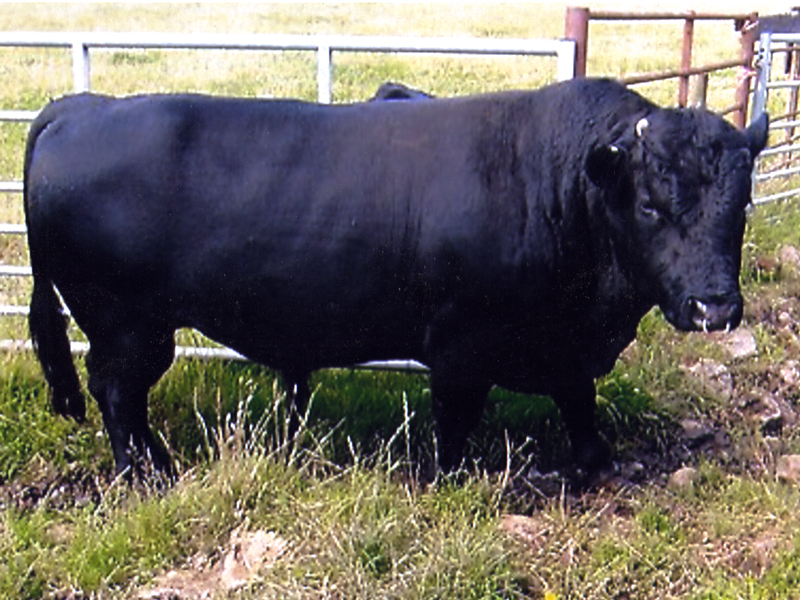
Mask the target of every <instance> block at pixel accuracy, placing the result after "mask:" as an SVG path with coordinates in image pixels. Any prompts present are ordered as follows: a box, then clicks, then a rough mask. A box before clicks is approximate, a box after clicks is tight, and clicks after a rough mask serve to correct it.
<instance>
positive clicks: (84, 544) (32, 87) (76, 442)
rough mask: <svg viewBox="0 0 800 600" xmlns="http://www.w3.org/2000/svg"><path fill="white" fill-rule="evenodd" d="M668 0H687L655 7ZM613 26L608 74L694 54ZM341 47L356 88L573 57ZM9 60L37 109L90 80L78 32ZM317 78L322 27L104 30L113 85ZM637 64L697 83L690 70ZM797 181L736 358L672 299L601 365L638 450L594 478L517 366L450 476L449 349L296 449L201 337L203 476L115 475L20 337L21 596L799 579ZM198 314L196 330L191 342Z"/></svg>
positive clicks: (326, 9)
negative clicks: (169, 41)
mask: <svg viewBox="0 0 800 600" xmlns="http://www.w3.org/2000/svg"><path fill="white" fill-rule="evenodd" d="M651 6H653V5H651V4H648V6H647V7H651ZM609 7H610V8H619V6H618V5H615V6H609ZM665 7H666V8H669V9H673V8H675V7H674V6H673V5H672V4H668V5H666V4H665V6H662V7H657V8H662V9H663V8H665ZM639 8H642V7H641V6H640V7H639ZM693 8H698V9H700V8H704V7H702V6H693ZM705 8H706V9H709V10H737V11H739V10H749V9H750V8H748V7H747V5H741V6H740V5H737V3H736V2H734V3H733V4H726V5H725V6H719V5H717V4H715V3H709V5H708V6H706V7H705ZM758 8H759V10H761V8H760V7H758ZM781 8H782V7H781ZM563 10H564V7H563V5H558V4H541V5H530V4H509V5H503V4H488V3H487V4H464V5H454V4H447V5H443V4H436V3H429V4H324V5H319V4H291V5H290V4H274V5H273V4H225V5H215V4H191V5H190V4H180V5H169V4H137V5H128V4H19V5H14V4H5V3H4V4H0V30H21V29H29V30H59V31H60V30H73V31H165V32H217V33H245V32H247V33H258V32H261V33H264V32H274V33H295V34H302V33H340V34H382V35H420V36H470V37H483V36H489V37H534V38H552V37H558V36H560V35H561V34H562V30H563ZM762 12H769V11H768V10H764V11H762ZM591 36H592V37H591V45H590V50H589V52H590V62H589V72H590V74H595V75H612V76H616V75H621V74H630V73H632V72H639V71H653V70H657V69H660V68H665V67H670V66H674V65H675V64H676V62H677V60H678V54H679V39H680V24H679V23H678V24H676V23H662V24H648V25H639V26H632V25H624V24H622V25H620V24H617V25H611V24H594V25H592V30H591ZM736 52H737V41H736V38H735V36H734V34H733V31H732V26H731V25H730V23H724V24H709V23H702V24H698V26H697V40H696V43H695V55H696V59H695V62H696V63H698V64H700V63H704V62H712V61H719V60H725V59H727V58H730V57H731V56H736ZM334 62H335V69H334V90H333V91H334V98H335V100H336V101H338V102H349V101H354V100H362V99H365V98H368V97H369V96H371V95H372V93H373V92H374V90H375V89H376V88H377V86H378V85H379V84H380V83H382V82H383V81H385V80H390V79H391V80H396V81H402V82H404V83H407V84H409V85H412V86H416V87H419V88H420V89H424V90H427V91H431V92H433V93H435V94H439V95H452V94H465V93H472V92H480V91H488V90H497V89H509V88H525V87H531V88H532V87H538V86H541V85H543V84H545V83H548V82H549V81H552V80H553V79H554V76H555V66H554V61H552V60H549V59H533V58H528V59H516V58H502V59H488V58H454V57H441V56H440V57H420V56H395V55H381V56H367V55H363V54H352V55H341V56H339V55H337V56H336V57H335V59H334ZM0 78H2V82H3V84H4V85H2V86H0V108H20V109H22V108H24V109H38V108H40V107H41V106H42V105H43V104H44V103H45V102H46V101H47V100H48V99H49V98H52V97H56V96H58V95H60V94H63V93H66V92H68V91H69V89H70V81H71V71H70V66H69V57H68V54H67V53H66V52H64V51H61V50H33V49H25V50H11V49H0ZM314 78H315V63H314V58H313V56H311V55H309V54H303V53H287V54H285V55H282V54H278V53H270V54H265V55H260V54H256V53H249V52H241V53H238V52H237V53H233V54H229V53H224V52H208V53H199V52H192V51H146V52H145V51H131V50H126V51H120V50H103V51H96V52H93V54H92V87H93V89H95V90H98V91H103V92H108V93H115V94H127V93H136V92H142V91H178V90H192V91H202V92H208V93H226V94H239V95H249V96H293V97H300V98H305V99H313V98H314V97H315V96H316V89H315V79H314ZM734 80H735V73H733V72H730V73H726V74H722V75H720V76H718V77H715V78H714V80H713V85H712V93H711V98H710V102H711V106H712V107H724V106H728V105H730V104H731V103H732V97H733V91H732V89H733V83H734ZM637 89H640V91H641V92H642V93H644V94H646V95H648V96H649V97H651V98H652V99H654V100H656V101H658V102H660V103H664V104H674V98H675V96H676V84H675V83H674V82H670V83H663V84H656V85H648V86H642V87H641V88H637ZM775 109H776V110H779V109H780V107H779V106H776V107H775ZM25 131H26V128H25V126H23V125H2V126H0V179H7V178H11V179H18V178H19V177H20V171H21V148H22V143H23V140H24V136H25ZM798 208H800V207H798V205H797V202H786V203H781V204H775V205H771V206H768V207H760V208H757V209H755V210H754V211H753V213H752V214H751V216H750V218H749V223H748V230H747V233H746V238H745V246H744V257H743V269H742V283H743V286H744V292H745V295H746V299H747V308H746V314H745V321H744V327H745V328H746V330H747V331H748V332H750V333H751V334H752V336H753V339H754V340H755V343H756V350H755V352H754V353H752V354H749V355H747V356H744V357H739V358H735V357H732V355H731V354H730V352H729V351H728V350H726V349H725V342H726V339H725V338H723V337H722V336H721V335H717V334H715V335H712V336H705V335H702V334H690V335H682V334H678V333H677V332H675V331H674V330H673V329H671V328H670V327H669V326H668V325H667V324H666V323H665V321H664V319H663V318H662V317H661V316H660V314H659V313H658V311H653V312H652V313H650V314H649V315H647V316H646V317H645V319H644V320H643V321H642V323H641V324H640V327H639V334H638V337H637V341H636V342H635V343H634V344H633V345H632V346H631V347H630V348H628V349H627V350H626V352H625V353H624V354H623V356H622V357H621V359H620V360H619V361H618V364H617V366H616V368H615V369H614V371H613V372H612V373H611V374H610V375H609V376H608V377H606V378H604V379H603V380H602V381H600V382H598V404H599V407H600V427H601V431H602V433H603V435H604V436H605V437H606V438H607V439H609V440H610V441H611V442H612V444H613V446H614V450H615V455H616V457H617V458H618V462H619V465H620V470H619V473H618V474H616V475H615V476H614V477H613V478H611V479H610V480H609V481H607V482H605V483H604V484H602V485H597V486H594V487H593V488H591V489H589V490H583V491H581V490H571V489H569V486H568V485H567V482H566V480H564V479H562V478H561V477H560V476H559V475H558V474H557V473H554V472H553V470H554V469H561V468H564V467H565V466H567V464H566V460H567V459H566V458H565V457H566V456H568V452H567V451H568V448H567V447H566V442H565V439H564V433H563V429H562V426H561V422H560V418H559V416H558V414H557V412H556V410H555V408H554V406H553V404H552V402H551V401H550V400H549V399H547V398H531V397H527V396H521V395H518V394H511V393H509V392H506V391H504V390H493V391H492V393H491V396H490V401H489V406H488V408H487V413H486V418H485V419H484V422H483V423H482V424H481V426H480V428H479V430H478V431H477V432H476V433H475V435H474V436H473V439H472V443H471V448H470V462H469V464H470V468H469V469H468V470H467V471H465V472H462V473H460V474H459V475H457V476H453V477H452V478H451V479H446V480H444V481H440V482H438V484H437V485H430V486H428V485H423V484H422V483H421V481H422V479H423V478H421V477H420V473H419V471H418V469H419V465H420V464H424V463H425V462H426V461H428V462H429V459H430V457H431V455H432V454H433V452H434V448H433V441H432V434H431V419H430V392H429V389H428V382H427V379H426V378H425V377H424V376H420V375H409V374H402V373H371V372H364V371H350V370H336V371H325V372H321V373H318V374H316V375H315V376H314V380H313V382H312V384H313V386H312V387H313V389H314V390H315V394H314V401H313V404H312V408H311V410H310V413H309V415H308V422H307V423H306V426H305V427H304V430H303V439H304V443H303V444H302V445H301V446H300V447H299V448H298V449H296V450H294V451H289V450H288V449H287V448H285V447H281V446H279V445H277V442H275V440H276V439H279V438H280V435H278V434H279V433H280V432H281V430H282V427H283V419H282V414H283V412H282V411H283V405H282V401H283V393H282V390H281V387H280V382H278V381H276V378H275V375H274V373H272V372H271V371H269V370H268V369H265V368H262V367H259V366H255V365H251V364H243V363H235V362H221V361H217V362H208V363H203V362H198V361H190V360H180V361H178V362H176V364H175V365H174V366H173V368H172V369H171V371H170V372H169V373H168V374H167V375H166V376H165V377H164V378H163V379H162V381H161V382H159V384H158V385H157V386H156V388H155V389H154V390H153V392H152V396H151V415H150V418H151V423H152V424H153V426H154V428H155V429H156V430H158V432H159V433H160V434H161V435H162V436H163V438H164V439H165V441H166V442H167V444H168V445H169V446H170V448H171V449H172V452H173V454H174V456H175V457H176V460H177V461H178V462H179V465H180V471H181V473H182V476H181V478H180V480H179V481H178V482H177V483H176V484H174V485H172V486H169V487H163V486H159V485H158V484H157V483H156V484H155V485H154V486H153V487H152V488H149V489H143V488H142V487H141V486H139V487H134V488H129V487H127V486H125V485H123V484H120V483H118V482H113V481H111V480H110V472H111V469H112V458H111V454H110V450H109V447H108V442H107V440H106V438H105V434H104V433H103V430H102V422H101V418H100V415H99V412H98V410H97V407H96V406H95V405H94V403H91V404H90V407H89V415H88V423H87V424H85V425H82V426H78V425H75V424H74V423H71V422H67V421H65V420H63V419H59V418H55V417H54V416H53V415H52V414H51V411H50V409H49V405H48V402H49V401H48V397H47V390H46V388H45V386H44V383H43V378H42V376H41V372H40V369H39V366H38V364H37V363H36V362H35V361H34V360H33V358H32V356H31V355H29V354H26V353H22V352H20V353H14V352H12V353H5V354H3V355H0V361H2V365H0V373H2V375H0V598H70V599H78V598H139V597H141V598H145V597H149V598H174V597H177V598H201V597H235V598H273V597H275V598H278V597H279V598H287V597H289V598H425V599H428V598H476V599H477V598H487V599H489V598H492V599H494V598H508V599H511V598H536V599H540V598H545V599H547V600H555V599H561V598H620V599H622V598H697V599H703V600H711V599H728V598H730V599H733V598H754V599H755V598H775V599H778V598H788V597H798V596H800V576H798V573H800V538H798V536H797V533H796V532H797V531H798V530H799V528H800V522H799V521H800V518H799V517H798V514H800V511H798V506H799V504H798V503H799V502H800V492H799V491H798V488H797V486H796V485H794V484H791V483H785V482H783V481H780V480H779V478H778V476H777V475H776V473H777V472H778V470H779V466H780V465H781V464H782V463H781V460H782V457H783V458H785V457H787V456H791V455H794V454H798V453H800V426H798V423H800V417H798V414H800V413H799V412H798V408H797V404H798V398H800V388H798V386H800V367H799V366H798V365H800V337H798V336H800V300H798V292H800V271H798V269H797V268H795V267H794V266H792V263H791V262H789V261H787V260H784V262H783V263H782V262H781V261H780V256H782V250H784V248H785V247H786V246H793V247H796V248H800V216H799V213H798ZM21 220H22V214H21V207H20V200H19V197H18V196H16V195H11V194H8V195H6V196H1V197H0V221H17V222H20V221H21ZM26 252H27V251H26V247H25V244H24V240H22V239H19V238H11V237H8V238H7V239H3V238H0V257H2V261H3V262H4V263H6V264H21V263H23V262H26V261H27V257H26ZM28 293H29V291H28V289H27V287H26V286H25V284H20V283H18V282H13V283H8V282H2V283H0V300H2V301H3V302H6V301H19V302H21V303H26V301H27V294H28ZM74 333H75V335H76V336H79V335H80V333H79V332H77V331H76V332H74ZM0 334H2V337H7V336H15V337H25V336H26V331H25V324H24V321H22V320H21V319H20V320H17V321H14V320H13V319H11V320H6V321H5V322H4V323H3V324H2V325H0ZM196 337H197V336H195V335H194V334H192V333H190V332H182V334H181V340H182V341H183V342H184V343H193V342H194V341H195V339H196ZM77 364H78V366H79V370H80V372H81V376H82V378H83V379H84V381H85V372H84V367H83V363H82V359H78V360H77ZM709 369H711V371H709ZM698 373H699V375H698ZM776 407H777V409H776ZM775 410H779V412H780V415H781V418H780V419H779V420H778V421H779V422H778V423H777V425H776V420H775V418H774V412H775ZM770 411H772V412H770ZM693 424H694V425H693ZM693 428H694V429H693ZM698 428H699V431H700V435H698V434H696V432H697V430H698ZM692 432H695V433H692ZM682 466H691V467H693V468H694V469H695V471H693V472H691V475H692V478H693V479H692V481H693V482H692V483H691V484H689V485H684V486H676V485H675V484H670V483H669V482H668V480H669V477H670V475H671V474H672V473H674V472H676V471H677V470H678V469H679V468H680V467H682ZM256 542H258V543H256ZM170 590H172V591H170ZM204 594H205V595H204Z"/></svg>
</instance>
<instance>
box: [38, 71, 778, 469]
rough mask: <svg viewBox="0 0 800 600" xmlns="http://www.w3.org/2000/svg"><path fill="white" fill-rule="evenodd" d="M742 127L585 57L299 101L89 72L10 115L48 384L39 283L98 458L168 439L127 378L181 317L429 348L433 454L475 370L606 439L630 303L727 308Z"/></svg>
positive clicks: (52, 368)
mask: <svg viewBox="0 0 800 600" xmlns="http://www.w3.org/2000/svg"><path fill="white" fill-rule="evenodd" d="M766 134H767V128H766V118H765V117H764V118H761V119H759V120H758V121H757V122H756V123H755V124H754V125H752V126H751V127H750V128H749V129H748V130H746V131H739V130H736V129H735V128H734V127H732V126H731V125H729V124H728V123H726V122H725V121H724V120H723V119H722V118H720V117H718V116H715V115H713V114H711V113H708V112H704V111H695V110H666V109H661V108H658V107H657V106H655V105H653V104H651V103H650V102H648V101H646V100H644V99H643V98H642V97H641V96H639V95H637V94H635V93H634V92H631V91H629V90H627V89H625V88H623V87H622V86H620V85H618V84H616V83H613V82H610V81H605V80H574V81H570V82H567V83H561V84H557V85H554V86H551V87H547V88H544V89H541V90H538V91H524V92H508V93H499V94H490V95H482V96H473V97H464V98H452V99H427V98H426V99H424V100H423V101H420V102H370V103H360V104H354V105H347V106H320V105H315V104H308V103H303V102H297V101H274V100H244V99H231V98H210V97H203V96H192V95H184V96H141V97H133V98H127V99H113V98H108V97H101V96H94V95H80V96H73V97H68V98H64V99H62V100H59V101H57V102H54V103H52V104H50V105H49V106H48V107H47V108H45V109H44V111H43V112H42V113H41V114H40V116H39V117H38V118H37V119H36V121H35V122H34V123H33V125H32V127H31V131H30V136H29V139H28V145H27V151H26V157H25V210H26V220H27V226H28V240H29V246H30V256H31V264H32V268H33V276H34V290H33V296H32V301H31V313H30V330H31V335H32V338H33V341H34V344H35V347H36V350H37V352H38V356H39V359H40V361H41V363H42V366H43V368H44V372H45V375H46V377H47V380H48V382H49V384H50V386H51V388H52V393H53V396H52V401H53V405H54V408H55V410H56V411H57V412H58V413H60V414H64V415H70V416H72V417H75V418H77V419H82V418H83V417H84V412H85V404H84V399H83V395H82V393H81V390H80V384H79V381H78V378H77V376H76V373H75V369H74V366H73V364H72V360H71V356H70V354H69V344H68V341H67V337H66V333H65V319H64V317H63V315H62V308H61V304H60V301H59V299H58V297H57V295H56V293H55V291H54V286H55V288H57V289H58V291H59V292H60V294H61V296H62V298H63V300H64V301H65V302H66V304H67V306H68V307H69V309H70V311H71V313H72V316H73V317H74V319H75V320H76V322H77V323H78V325H79V326H80V327H81V329H82V330H83V332H84V333H85V334H86V336H87V338H88V340H89V342H90V347H91V350H90V353H89V355H88V357H87V367H88V373H89V382H88V387H89V391H90V392H91V394H92V395H93V396H94V397H95V399H96V400H97V401H98V403H99V406H100V408H101V411H102V414H103V419H104V422H105V426H106V429H107V430H108V433H109V436H110V439H111V444H112V447H113V451H114V457H115V460H116V464H117V468H118V469H126V468H128V467H129V466H131V465H132V464H133V459H134V457H135V455H136V453H137V452H139V453H140V452H144V451H149V452H150V453H151V454H152V456H153V458H154V460H155V462H156V464H157V465H159V466H161V467H163V468H167V469H168V468H169V458H168V456H167V454H166V452H165V451H164V450H163V448H162V447H161V446H160V445H159V444H158V443H157V442H156V441H155V440H154V437H153V435H152V433H151V431H150V428H149V426H148V420H147V395H148V390H149V388H150V387H151V386H152V385H153V384H154V383H155V382H156V381H158V379H159V378H160V377H161V376H162V374H163V373H164V372H165V371H166V370H167V369H168V368H169V366H170V364H171V363H172V361H173V354H174V348H175V345H174V332H175V330H176V329H177V328H180V327H194V328H196V329H197V330H199V331H201V332H202V333H204V334H206V335H207V336H208V337H210V338H212V339H214V340H216V341H218V342H221V343H222V344H225V345H226V346H229V347H231V348H234V349H235V350H237V351H239V352H240V353H242V354H244V355H245V356H247V357H249V358H251V359H253V360H255V361H258V362H260V363H264V364H266V365H269V366H272V367H274V368H276V369H278V370H279V371H280V372H281V373H282V374H283V377H284V379H285V381H286V383H287V386H288V388H289V389H290V390H292V389H294V390H296V391H295V396H296V397H295V402H296V403H297V405H299V406H300V410H302V405H303V403H304V402H306V401H307V399H308V386H307V379H308V377H309V374H310V373H311V372H312V371H314V370H316V369H321V368H323V367H336V366H339V367H342V366H348V365H353V364H356V363H359V362H364V361H369V360H380V359H396V358H410V359H416V360H418V361H420V362H422V363H424V364H426V365H428V366H429V367H430V385H431V390H432V398H433V406H434V414H435V417H436V422H437V426H438V444H439V445H438V449H439V461H440V465H441V466H442V467H443V468H452V467H453V466H455V465H457V464H458V462H459V460H460V457H461V455H462V452H463V447H464V444H465V441H466V438H467V436H468V434H469V433H470V431H471V430H472V429H473V427H474V426H475V425H476V423H477V422H478V421H479V419H480V416H481V412H482V408H483V405H484V402H485V398H486V396H487V393H488V392H489V390H490V388H491V387H492V386H493V385H499V386H502V387H505V388H509V389H512V390H517V391H521V392H527V393H535V394H545V395H550V396H552V398H553V400H554V401H555V403H556V404H557V405H558V407H559V409H560V411H561V415H562V417H563V419H564V422H565V424H566V427H567V429H568V431H569V435H570V439H571V442H572V446H573V451H574V454H575V458H576V460H577V461H578V464H579V465H581V466H582V467H584V468H586V469H588V470H591V469H594V468H596V467H598V466H599V465H601V464H602V463H603V462H604V461H606V460H607V458H608V454H607V452H608V451H607V448H606V446H605V444H604V443H603V442H602V441H601V439H600V437H599V435H598V433H597V431H596V428H595V424H594V415H595V388H594V379H595V378H597V377H599V376H601V375H603V374H605V373H607V372H608V371H609V370H610V369H611V368H612V366H613V365H614V362H615V360H616V358H617V357H618V355H619V353H620V352H621V351H622V349H623V348H624V347H625V346H626V345H627V344H628V343H629V342H630V341H631V340H633V338H634V336H635V333H636V327H637V324H638V322H639V320H640V319H641V317H642V316H643V315H644V314H645V313H646V312H647V311H648V310H649V309H650V308H651V307H652V306H654V305H658V306H660V307H661V309H662V310H663V312H664V314H665V316H666V318H667V319H668V320H669V321H670V322H671V323H672V324H673V325H674V326H676V327H677V328H679V329H682V330H697V329H706V330H716V329H725V328H732V327H736V326H737V325H738V323H739V321H740V319H741V315H742V298H741V295H740V293H739V287H738V275H739V264H740V254H741V243H742V236H743V230H744V226H745V207H746V205H747V204H748V202H749V200H750V171H751V169H752V166H753V160H754V157H755V156H756V154H757V153H758V152H759V151H760V150H761V149H762V148H763V147H764V144H765V143H766Z"/></svg>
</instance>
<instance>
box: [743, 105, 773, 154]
mask: <svg viewBox="0 0 800 600" xmlns="http://www.w3.org/2000/svg"><path fill="white" fill-rule="evenodd" d="M745 134H746V135H747V145H748V147H749V148H750V155H751V156H752V157H753V158H755V157H756V156H758V153H759V152H761V151H762V150H763V149H764V146H766V145H767V137H768V136H769V115H767V113H765V112H763V113H761V114H760V115H759V116H758V118H757V119H756V120H755V121H753V122H752V123H750V126H749V127H748V128H747V130H746V131H745Z"/></svg>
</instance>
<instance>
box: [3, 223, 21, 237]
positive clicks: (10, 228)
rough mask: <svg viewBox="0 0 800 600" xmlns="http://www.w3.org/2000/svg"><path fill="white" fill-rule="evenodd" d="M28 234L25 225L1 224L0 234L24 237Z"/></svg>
mask: <svg viewBox="0 0 800 600" xmlns="http://www.w3.org/2000/svg"><path fill="white" fill-rule="evenodd" d="M27 232H28V228H27V227H25V225H20V224H17V223H0V234H12V235H23V234H25V233H27Z"/></svg>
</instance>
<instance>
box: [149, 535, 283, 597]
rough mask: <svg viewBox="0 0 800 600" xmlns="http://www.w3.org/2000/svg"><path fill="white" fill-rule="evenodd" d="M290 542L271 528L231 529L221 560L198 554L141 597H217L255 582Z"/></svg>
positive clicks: (158, 581)
mask: <svg viewBox="0 0 800 600" xmlns="http://www.w3.org/2000/svg"><path fill="white" fill-rule="evenodd" d="M287 547H288V542H287V541H286V540H284V539H283V538H281V537H279V536H278V535H276V534H275V533H273V532H271V531H263V530H258V531H244V529H243V528H241V527H240V528H239V529H236V530H234V531H233V533H231V538H230V541H229V542H228V544H227V546H226V548H225V550H224V557H223V559H222V560H221V561H217V562H216V563H214V564H211V562H210V561H209V559H208V558H207V557H206V556H204V555H197V556H195V557H194V558H193V559H191V561H190V564H189V565H188V566H186V567H184V568H182V569H179V570H175V571H170V572H169V573H167V574H166V575H163V576H161V577H159V578H157V579H156V587H154V588H153V589H150V590H147V591H146V592H144V593H142V594H139V596H138V598H139V600H201V599H205V598H216V597H217V596H219V595H225V594H228V593H230V592H233V591H234V590H237V589H239V588H242V587H244V586H246V585H248V584H250V583H253V582H255V581H256V580H257V579H258V577H259V575H260V573H261V572H262V571H263V570H264V569H266V568H268V567H270V566H272V565H273V564H275V562H276V561H277V560H278V558H280V556H281V555H283V554H284V552H285V551H286V549H287Z"/></svg>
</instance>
